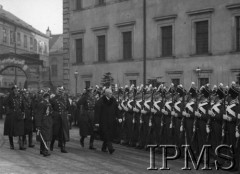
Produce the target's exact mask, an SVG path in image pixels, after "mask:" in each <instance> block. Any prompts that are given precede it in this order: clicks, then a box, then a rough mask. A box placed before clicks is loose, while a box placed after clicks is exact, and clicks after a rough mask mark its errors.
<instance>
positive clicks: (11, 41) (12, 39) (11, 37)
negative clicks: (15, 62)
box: [10, 30, 15, 45]
mask: <svg viewBox="0 0 240 174" xmlns="http://www.w3.org/2000/svg"><path fill="white" fill-rule="evenodd" d="M14 34H15V33H14V32H13V31H12V30H10V44H11V45H13V44H14V43H15V35H14Z"/></svg>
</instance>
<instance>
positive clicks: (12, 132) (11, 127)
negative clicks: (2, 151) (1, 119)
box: [4, 85, 26, 150]
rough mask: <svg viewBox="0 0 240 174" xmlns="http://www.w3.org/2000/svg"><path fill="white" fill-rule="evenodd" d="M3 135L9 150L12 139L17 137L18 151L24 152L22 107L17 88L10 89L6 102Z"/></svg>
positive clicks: (11, 145)
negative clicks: (7, 138)
mask: <svg viewBox="0 0 240 174" xmlns="http://www.w3.org/2000/svg"><path fill="white" fill-rule="evenodd" d="M4 135H7V136H8V137H9V142H10V148H11V149H14V144H13V137H16V136H18V137H19V149H20V150H25V149H26V148H25V147H24V144H23V136H24V105H23V100H22V97H21V96H20V95H19V92H18V87H17V86H16V85H15V86H13V87H12V91H11V93H10V95H9V96H8V98H7V100H6V119H5V123H4Z"/></svg>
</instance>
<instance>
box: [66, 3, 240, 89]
mask: <svg viewBox="0 0 240 174" xmlns="http://www.w3.org/2000/svg"><path fill="white" fill-rule="evenodd" d="M143 4H144V0H63V27H64V38H63V44H64V45H63V46H64V50H65V51H66V55H65V57H64V66H63V69H64V72H63V73H64V83H65V85H66V87H67V88H69V89H70V90H71V91H72V92H73V91H75V88H76V85H75V84H76V82H75V81H76V80H77V82H78V83H77V90H78V92H81V90H82V89H83V88H84V87H85V85H86V84H87V83H88V84H89V82H90V84H91V86H94V85H95V84H100V82H101V79H102V77H103V75H104V74H105V73H107V72H111V73H112V76H113V78H114V82H115V83H118V84H120V85H122V86H123V85H125V84H128V85H129V84H131V83H135V84H137V85H140V84H141V83H143V58H144V50H145V51H146V79H148V80H157V81H158V82H163V83H166V85H169V84H170V83H171V82H173V83H175V84H179V83H181V84H183V85H184V86H185V87H186V88H188V87H189V86H190V83H191V82H192V81H195V82H196V83H197V85H198V86H201V85H203V84H205V83H210V84H212V85H213V84H218V83H220V82H222V83H224V85H228V84H230V83H231V81H232V80H235V81H239V73H240V61H239V56H240V3H239V0H231V1H225V0H201V1H200V0H196V1H192V0H186V1H177V0H151V1H148V0H146V6H144V5H143ZM145 7H146V8H145ZM144 9H145V10H146V13H144ZM144 17H146V34H144ZM144 38H145V39H146V47H145V46H144ZM76 71H77V72H78V78H75V76H74V73H75V72H76Z"/></svg>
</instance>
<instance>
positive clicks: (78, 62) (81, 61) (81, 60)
mask: <svg viewBox="0 0 240 174" xmlns="http://www.w3.org/2000/svg"><path fill="white" fill-rule="evenodd" d="M77 40H81V59H80V61H79V59H78V57H77ZM74 43H75V44H74V45H75V53H74V54H75V63H76V64H82V63H83V38H76V39H74Z"/></svg>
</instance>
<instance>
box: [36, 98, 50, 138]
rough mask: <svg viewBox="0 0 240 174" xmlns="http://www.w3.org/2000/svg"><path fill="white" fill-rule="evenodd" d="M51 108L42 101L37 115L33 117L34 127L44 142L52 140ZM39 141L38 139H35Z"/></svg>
mask: <svg viewBox="0 0 240 174" xmlns="http://www.w3.org/2000/svg"><path fill="white" fill-rule="evenodd" d="M52 112H53V110H52V106H51V104H50V103H49V102H48V101H46V100H42V101H41V102H40V103H39V105H38V113H36V116H35V125H36V128H38V129H39V130H40V132H41V135H42V136H43V139H44V141H51V139H52ZM37 140H38V141H39V137H37Z"/></svg>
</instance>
